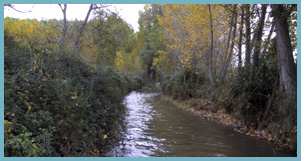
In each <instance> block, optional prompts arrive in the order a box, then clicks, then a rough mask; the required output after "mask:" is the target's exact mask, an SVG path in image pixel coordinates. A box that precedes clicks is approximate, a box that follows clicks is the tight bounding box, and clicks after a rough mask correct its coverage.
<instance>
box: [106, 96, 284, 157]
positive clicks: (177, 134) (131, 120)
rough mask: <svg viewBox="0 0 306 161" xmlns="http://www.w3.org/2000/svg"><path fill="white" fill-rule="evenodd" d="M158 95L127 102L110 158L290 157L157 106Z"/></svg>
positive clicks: (131, 98)
mask: <svg viewBox="0 0 306 161" xmlns="http://www.w3.org/2000/svg"><path fill="white" fill-rule="evenodd" d="M155 96H158V94H157V93H140V92H135V91H134V92H131V93H130V94H129V95H127V96H126V97H125V99H124V102H123V103H124V105H125V106H126V110H127V112H126V116H125V124H126V126H125V128H124V130H123V131H122V133H123V134H122V138H121V139H120V141H119V142H118V143H117V144H116V145H115V146H114V148H113V149H112V150H111V151H110V152H109V153H108V154H107V156H125V157H141V156H286V154H285V153H280V152H278V151H275V150H274V147H273V146H272V145H271V144H270V143H269V142H267V141H264V140H260V139H258V138H255V137H251V136H247V135H243V134H240V133H238V132H236V131H234V130H232V129H231V128H229V127H226V126H223V125H220V124H218V123H215V122H212V121H207V120H203V119H201V118H199V117H197V116H195V115H193V114H192V113H189V112H186V111H183V110H182V109H179V108H177V107H174V106H173V105H171V104H169V103H166V102H165V103H164V104H161V105H158V106H153V105H152V101H153V98H154V97H155Z"/></svg>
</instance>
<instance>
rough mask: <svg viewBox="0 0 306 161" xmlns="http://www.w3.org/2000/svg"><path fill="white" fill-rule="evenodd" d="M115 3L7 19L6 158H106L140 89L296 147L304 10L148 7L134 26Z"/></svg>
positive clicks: (66, 6) (248, 6)
mask: <svg viewBox="0 0 306 161" xmlns="http://www.w3.org/2000/svg"><path fill="white" fill-rule="evenodd" d="M5 7H12V8H14V9H16V10H18V8H15V7H14V5H10V4H6V5H5ZM108 7H109V5H102V4H91V5H89V8H88V12H87V14H86V17H84V19H83V20H79V21H78V20H74V21H70V20H69V21H68V20H67V10H69V4H58V8H59V10H58V12H61V13H62V16H63V17H62V18H61V20H41V21H38V20H34V19H15V18H10V17H6V18H5V19H4V41H5V43H4V56H5V66H4V67H5V112H4V123H5V156H104V155H105V153H106V152H107V151H109V150H110V149H111V148H112V145H113V143H114V142H116V141H118V139H119V138H120V135H121V133H120V130H122V129H124V128H125V123H124V121H123V118H124V115H125V111H126V108H125V107H124V105H123V104H122V103H121V102H122V100H123V98H124V97H125V96H126V95H127V94H128V93H129V92H130V91H133V90H140V91H157V92H160V93H161V95H163V96H165V98H167V101H172V102H173V103H174V104H175V103H178V102H179V103H181V104H186V105H187V106H188V108H190V109H192V111H195V112H200V113H204V114H210V117H211V116H214V117H215V118H216V119H215V120H216V121H217V122H221V123H222V122H223V123H224V122H233V123H232V124H231V123H229V126H231V127H233V128H234V129H235V130H237V131H239V132H241V133H244V134H247V135H253V136H255V137H261V138H263V139H265V140H268V141H270V142H272V143H273V144H275V145H277V146H280V147H285V148H288V149H290V151H293V152H294V153H296V121H297V120H296V118H297V116H296V115H297V113H296V99H297V93H296V90H297V89H296V83H297V80H296V77H297V76H296V75H297V74H296V61H297V60H296V55H297V38H296V31H297V6H296V5H291V4H287V5H281V4H279V5H270V4H252V5H251V4H232V5H196V4H194V5H181V4H180V5H174V4H167V5H157V4H151V5H145V8H144V11H142V12H140V13H139V19H138V22H139V31H137V32H135V31H134V30H133V29H132V27H131V26H130V25H129V24H128V23H127V22H126V21H125V20H124V19H122V18H121V17H120V16H119V15H118V13H116V12H113V11H111V10H109V9H108ZM16 12H18V11H16ZM187 106H186V107H187ZM223 116H229V118H230V119H232V120H237V121H228V120H225V117H223ZM202 121H205V120H202ZM194 124H197V122H194ZM227 125H228V124H227Z"/></svg>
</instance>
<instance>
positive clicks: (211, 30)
mask: <svg viewBox="0 0 306 161" xmlns="http://www.w3.org/2000/svg"><path fill="white" fill-rule="evenodd" d="M208 10H209V23H210V54H209V63H208V73H209V80H210V83H211V85H212V86H214V84H215V83H214V77H213V71H212V70H213V69H212V68H213V67H212V64H213V55H214V54H213V53H214V32H213V20H212V13H211V6H210V5H208Z"/></svg>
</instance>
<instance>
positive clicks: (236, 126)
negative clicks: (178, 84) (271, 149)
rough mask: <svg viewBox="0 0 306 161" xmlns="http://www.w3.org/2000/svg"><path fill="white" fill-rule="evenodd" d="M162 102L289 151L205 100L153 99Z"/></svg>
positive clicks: (269, 134)
mask: <svg viewBox="0 0 306 161" xmlns="http://www.w3.org/2000/svg"><path fill="white" fill-rule="evenodd" d="M163 101H165V102H168V103H171V104H173V105H174V106H176V107H177V108H180V109H183V110H185V111H188V112H191V113H193V114H194V115H196V116H199V117H201V118H202V119H206V120H210V121H214V122H216V123H219V124H222V125H224V126H228V127H230V128H232V129H233V130H234V131H237V132H239V133H242V134H245V135H248V136H252V137H256V138H259V139H263V140H266V141H269V142H270V143H271V144H273V145H274V146H275V147H276V148H277V149H281V150H282V151H283V150H285V151H290V150H289V149H290V148H289V145H286V144H278V143H277V141H278V140H277V138H275V137H273V135H272V134H271V133H270V132H269V131H268V130H266V129H263V130H256V129H254V128H253V127H248V126H246V125H245V124H244V123H243V122H242V121H241V120H239V119H238V118H236V117H235V116H233V115H231V114H228V113H226V111H225V110H224V108H215V105H214V104H213V103H212V102H209V101H207V100H204V99H194V98H193V99H188V100H177V99H173V98H172V97H170V96H167V95H161V96H159V97H158V98H156V99H155V102H156V103H158V102H163ZM290 153H291V152H290Z"/></svg>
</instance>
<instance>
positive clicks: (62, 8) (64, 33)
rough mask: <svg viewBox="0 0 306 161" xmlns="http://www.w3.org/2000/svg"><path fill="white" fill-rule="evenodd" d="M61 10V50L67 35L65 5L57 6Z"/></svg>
mask: <svg viewBox="0 0 306 161" xmlns="http://www.w3.org/2000/svg"><path fill="white" fill-rule="evenodd" d="M58 5H59V7H60V8H61V11H62V13H63V31H62V37H61V39H60V47H61V49H63V48H64V47H65V39H66V34H67V27H68V26H67V13H66V12H67V4H58Z"/></svg>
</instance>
